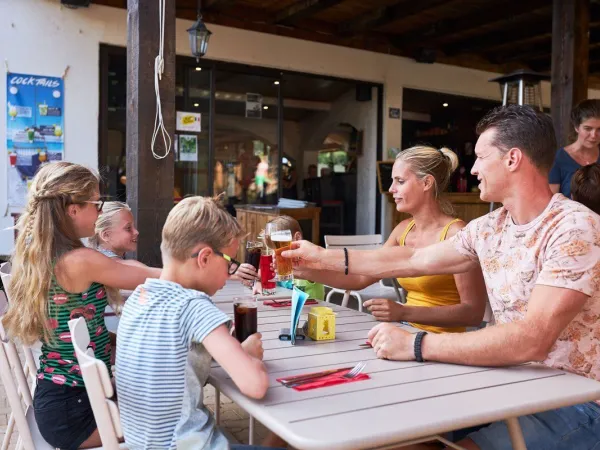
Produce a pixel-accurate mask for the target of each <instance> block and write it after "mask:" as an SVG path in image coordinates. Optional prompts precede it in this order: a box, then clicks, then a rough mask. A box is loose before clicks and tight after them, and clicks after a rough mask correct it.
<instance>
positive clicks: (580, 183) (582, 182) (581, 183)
mask: <svg viewBox="0 0 600 450" xmlns="http://www.w3.org/2000/svg"><path fill="white" fill-rule="evenodd" d="M571 197H572V198H573V200H575V201H576V202H579V203H581V204H582V205H584V206H587V207H588V208H590V209H591V210H592V211H594V212H595V213H596V214H600V165H599V164H598V163H594V164H590V165H589V166H583V167H580V168H579V169H577V172H575V173H574V174H573V178H571Z"/></svg>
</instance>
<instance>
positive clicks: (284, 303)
mask: <svg viewBox="0 0 600 450" xmlns="http://www.w3.org/2000/svg"><path fill="white" fill-rule="evenodd" d="M304 304H305V305H318V304H319V302H318V301H316V300H313V299H309V300H306V302H305V303H304ZM263 305H266V306H272V307H273V308H286V307H290V306H292V302H291V301H290V300H267V301H264V302H263Z"/></svg>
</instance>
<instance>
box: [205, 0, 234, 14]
mask: <svg viewBox="0 0 600 450" xmlns="http://www.w3.org/2000/svg"><path fill="white" fill-rule="evenodd" d="M235 1H236V0H206V1H204V2H203V3H202V12H204V11H205V10H206V11H223V10H224V9H227V8H230V7H232V6H233V5H234V3H235Z"/></svg>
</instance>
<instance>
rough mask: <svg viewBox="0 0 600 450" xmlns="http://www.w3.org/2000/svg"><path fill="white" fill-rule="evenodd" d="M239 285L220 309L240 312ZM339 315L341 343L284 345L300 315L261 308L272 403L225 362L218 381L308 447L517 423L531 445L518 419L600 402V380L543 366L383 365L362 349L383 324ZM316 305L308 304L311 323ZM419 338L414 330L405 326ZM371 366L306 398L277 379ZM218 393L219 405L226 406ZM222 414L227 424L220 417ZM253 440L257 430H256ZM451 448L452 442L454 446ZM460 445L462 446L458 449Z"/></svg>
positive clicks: (228, 290)
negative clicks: (241, 384)
mask: <svg viewBox="0 0 600 450" xmlns="http://www.w3.org/2000/svg"><path fill="white" fill-rule="evenodd" d="M238 292H239V286H236V283H234V282H230V283H228V285H227V286H226V287H225V288H224V290H223V291H221V293H220V294H219V295H218V303H216V304H217V306H218V307H219V308H220V309H221V310H223V311H225V312H227V313H228V314H233V305H232V303H231V300H229V302H228V301H226V297H227V296H228V295H229V296H230V297H229V298H232V297H234V296H237V293H238ZM326 305H327V306H330V307H331V308H333V309H334V311H335V312H336V314H337V317H336V339H335V340H334V341H321V342H315V341H312V340H306V341H297V344H296V345H295V346H292V345H291V344H290V342H286V341H280V340H279V339H278V334H279V333H278V332H279V330H280V329H281V328H283V327H289V321H290V309H289V308H273V307H270V306H267V305H262V304H261V305H260V306H259V310H258V331H260V332H261V333H262V335H263V346H264V349H265V353H264V361H265V365H266V367H267V370H268V373H269V378H270V387H269V390H268V392H267V395H266V396H265V397H264V398H263V399H262V400H253V399H250V398H248V397H246V396H244V395H243V394H241V393H240V391H239V390H238V389H237V387H236V386H235V385H234V384H233V382H232V380H231V379H230V377H229V376H228V375H227V374H226V373H225V372H224V371H223V369H221V368H220V367H218V366H217V365H216V363H215V364H214V367H213V369H212V371H211V375H210V378H209V382H210V383H211V384H212V385H213V386H214V387H215V388H216V389H217V392H218V391H219V390H220V391H221V392H223V393H224V394H225V395H227V396H228V397H229V398H230V399H231V400H232V401H234V402H235V403H237V404H238V405H239V406H240V407H242V408H243V409H244V410H246V411H247V412H248V413H249V414H250V415H251V416H252V417H254V418H256V419H257V420H259V421H260V422H262V423H263V424H264V425H265V426H266V427H267V428H269V429H270V430H272V431H273V432H275V433H277V434H278V435H279V436H281V437H282V438H283V439H285V440H286V441H287V442H289V443H290V444H291V445H293V446H294V447H296V448H298V449H301V450H335V449H374V448H386V447H388V446H393V445H394V444H395V445H398V444H409V443H416V442H423V441H426V440H431V439H439V440H442V441H444V438H443V437H441V436H440V435H441V434H442V433H445V432H448V431H452V430H456V429H460V428H464V427H470V426H475V425H481V424H485V423H489V422H494V421H499V420H505V421H506V422H507V425H508V428H509V431H510V433H511V439H512V443H513V448H515V449H519V450H520V449H525V448H526V447H525V443H524V440H523V436H522V433H521V428H520V426H519V422H518V420H517V417H519V416H523V415H527V414H532V413H537V412H542V411H547V410H551V409H555V408H560V407H563V406H569V405H576V404H579V403H584V402H588V401H593V400H597V399H600V383H599V382H596V381H594V380H590V379H587V378H584V377H580V376H577V375H573V374H569V373H566V372H562V371H559V370H554V369H550V368H548V367H545V366H542V365H539V364H533V363H532V364H524V365H520V366H515V367H506V368H486V367H469V366H461V365H452V364H441V363H434V362H424V363H417V362H398V361H387V360H380V359H377V358H376V356H375V353H374V352H373V350H372V349H370V348H362V347H359V345H360V344H363V343H364V342H365V340H366V336H367V332H368V330H369V329H370V328H371V327H373V326H374V325H375V324H376V321H375V320H374V319H373V317H372V316H370V315H368V314H364V313H360V312H358V311H355V310H351V309H348V308H343V307H341V306H337V305H333V304H331V303H327V304H326ZM309 308H310V306H308V307H305V308H304V311H303V312H304V314H303V316H302V318H301V323H302V321H303V320H305V319H306V313H307V312H308V310H309ZM397 326H399V327H402V328H405V329H407V330H409V331H410V332H416V330H415V329H414V328H411V327H407V326H404V325H400V324H398V325H397ZM359 361H367V363H368V364H367V368H366V370H365V373H368V374H369V375H370V376H371V379H370V380H365V381H358V382H353V383H347V384H342V385H337V386H331V387H326V388H320V389H314V390H309V391H304V392H297V391H295V390H293V389H290V388H286V387H284V386H282V385H281V384H279V383H278V382H277V381H276V378H280V377H283V376H290V375H296V374H302V373H308V372H316V371H320V370H324V369H329V368H336V367H345V366H352V365H354V364H356V363H357V362H359ZM218 404H219V403H218V397H217V405H218ZM218 415H219V414H218V408H217V419H218ZM250 432H251V436H250V437H251V439H250V440H251V442H252V432H253V427H252V426H251V428H250ZM447 444H448V443H447ZM454 448H459V447H456V446H454Z"/></svg>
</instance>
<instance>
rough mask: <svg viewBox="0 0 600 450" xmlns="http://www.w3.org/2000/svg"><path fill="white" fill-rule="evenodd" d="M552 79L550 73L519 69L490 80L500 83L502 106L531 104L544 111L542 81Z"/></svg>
mask: <svg viewBox="0 0 600 450" xmlns="http://www.w3.org/2000/svg"><path fill="white" fill-rule="evenodd" d="M543 80H547V81H550V76H549V75H544V74H541V73H537V72H533V71H530V70H517V71H515V72H512V73H509V74H506V75H502V76H500V77H497V78H492V79H491V80H490V81H493V82H496V83H498V84H499V85H500V95H501V96H502V106H506V105H510V104H515V105H529V106H531V107H533V108H536V109H537V110H538V111H544V104H543V103H542V81H543Z"/></svg>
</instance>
